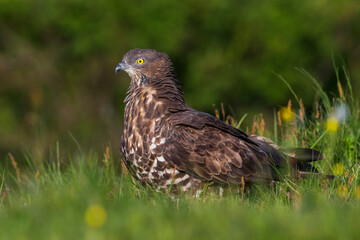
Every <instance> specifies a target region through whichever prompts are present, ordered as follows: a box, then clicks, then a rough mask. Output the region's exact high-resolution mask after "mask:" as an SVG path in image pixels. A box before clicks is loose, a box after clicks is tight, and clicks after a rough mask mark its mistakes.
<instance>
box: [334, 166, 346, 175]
mask: <svg viewBox="0 0 360 240" xmlns="http://www.w3.org/2000/svg"><path fill="white" fill-rule="evenodd" d="M333 173H334V175H335V176H341V175H343V174H344V166H343V165H342V164H341V163H337V164H335V165H334V168H333Z"/></svg>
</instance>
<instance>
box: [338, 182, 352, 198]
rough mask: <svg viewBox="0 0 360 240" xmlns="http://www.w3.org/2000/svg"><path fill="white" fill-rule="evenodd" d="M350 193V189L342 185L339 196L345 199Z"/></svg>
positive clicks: (339, 188)
mask: <svg viewBox="0 0 360 240" xmlns="http://www.w3.org/2000/svg"><path fill="white" fill-rule="evenodd" d="M348 193H349V189H348V188H347V187H346V186H343V185H342V184H341V185H340V186H339V187H338V189H337V194H338V195H339V196H340V197H343V198H344V197H346V196H347V195H348Z"/></svg>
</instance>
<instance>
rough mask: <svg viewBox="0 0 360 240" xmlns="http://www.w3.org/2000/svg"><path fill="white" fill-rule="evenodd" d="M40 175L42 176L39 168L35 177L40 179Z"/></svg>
mask: <svg viewBox="0 0 360 240" xmlns="http://www.w3.org/2000/svg"><path fill="white" fill-rule="evenodd" d="M39 176H40V171H39V170H36V173H35V179H36V180H38V179H39Z"/></svg>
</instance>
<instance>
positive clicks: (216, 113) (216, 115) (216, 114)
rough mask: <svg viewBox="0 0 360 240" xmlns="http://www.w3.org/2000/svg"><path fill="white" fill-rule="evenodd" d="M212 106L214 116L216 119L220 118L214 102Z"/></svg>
mask: <svg viewBox="0 0 360 240" xmlns="http://www.w3.org/2000/svg"><path fill="white" fill-rule="evenodd" d="M213 107H214V112H215V117H216V118H217V119H220V113H219V109H217V108H216V107H215V104H213Z"/></svg>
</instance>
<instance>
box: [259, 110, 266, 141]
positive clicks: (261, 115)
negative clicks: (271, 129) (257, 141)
mask: <svg viewBox="0 0 360 240" xmlns="http://www.w3.org/2000/svg"><path fill="white" fill-rule="evenodd" d="M259 125H260V126H259V134H260V135H261V136H262V135H263V134H264V131H265V120H264V116H263V114H262V113H260V124H259Z"/></svg>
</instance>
